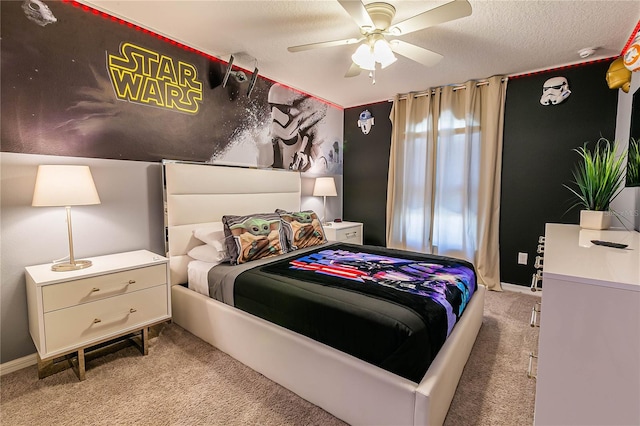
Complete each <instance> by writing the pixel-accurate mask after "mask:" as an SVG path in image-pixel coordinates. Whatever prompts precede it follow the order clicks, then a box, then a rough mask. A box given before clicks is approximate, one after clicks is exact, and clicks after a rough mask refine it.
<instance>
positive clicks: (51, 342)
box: [44, 285, 168, 353]
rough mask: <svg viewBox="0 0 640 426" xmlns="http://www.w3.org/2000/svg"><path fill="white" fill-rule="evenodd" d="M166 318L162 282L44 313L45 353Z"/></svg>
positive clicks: (165, 288) (164, 293)
mask: <svg viewBox="0 0 640 426" xmlns="http://www.w3.org/2000/svg"><path fill="white" fill-rule="evenodd" d="M167 317H168V310H167V287H166V285H159V286H156V287H152V288H147V289H144V290H139V291H134V292H130V293H127V294H123V295H120V296H114V297H110V298H107V299H103V300H98V301H95V302H91V303H84V304H81V305H78V306H74V307H71V308H67V309H59V310H56V311H53V312H48V313H46V314H44V321H45V324H46V326H45V344H46V352H47V353H51V352H54V351H58V350H63V349H65V348H67V347H68V348H77V347H80V346H85V345H87V344H88V343H90V342H92V341H96V340H100V339H103V338H105V337H108V336H109V335H110V334H122V333H123V332H124V331H126V330H127V329H132V330H135V329H136V327H139V326H141V325H142V324H144V323H149V322H152V321H154V320H162V319H164V318H167Z"/></svg>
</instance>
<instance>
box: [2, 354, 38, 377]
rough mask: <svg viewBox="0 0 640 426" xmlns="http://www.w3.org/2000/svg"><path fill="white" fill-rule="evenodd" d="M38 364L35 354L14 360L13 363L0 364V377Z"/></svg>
mask: <svg viewBox="0 0 640 426" xmlns="http://www.w3.org/2000/svg"><path fill="white" fill-rule="evenodd" d="M37 363H38V356H37V354H31V355H27V356H23V357H22V358H18V359H14V360H13V361H9V362H5V363H3V364H0V376H4V375H5V374H9V373H13V372H14V371H18V370H22V369H23V368H26V367H31V366H32V365H35V364H37Z"/></svg>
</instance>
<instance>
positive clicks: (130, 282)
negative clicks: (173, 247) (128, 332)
mask: <svg viewBox="0 0 640 426" xmlns="http://www.w3.org/2000/svg"><path fill="white" fill-rule="evenodd" d="M166 282H167V268H166V265H165V264H161V265H153V266H148V267H145V268H137V269H131V270H128V271H122V272H115V273H112V274H106V275H100V276H96V277H90V278H84V279H80V280H74V281H67V282H64V283H60V284H54V285H48V286H44V287H43V288H42V304H43V308H44V312H50V311H54V310H57V309H62V308H66V307H70V306H75V305H79V304H82V303H89V302H94V301H97V300H101V299H104V298H107V297H112V296H117V295H121V294H126V293H130V292H133V291H138V290H142V289H145V288H149V287H153V286H157V285H160V284H166Z"/></svg>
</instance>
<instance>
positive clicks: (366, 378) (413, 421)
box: [163, 161, 485, 425]
mask: <svg viewBox="0 0 640 426" xmlns="http://www.w3.org/2000/svg"><path fill="white" fill-rule="evenodd" d="M163 170H164V173H163V176H164V179H165V219H166V226H167V256H168V257H169V260H170V269H171V284H172V309H173V321H174V322H175V323H176V324H178V325H179V326H181V327H183V328H185V329H186V330H188V331H190V332H191V333H193V334H194V335H196V336H198V337H200V338H201V339H203V340H205V341H207V342H208V343H210V344H211V345H213V346H215V347H217V348H218V349H220V350H222V351H223V352H225V353H227V354H229V355H230V356H232V357H233V358H236V359H237V360H239V361H240V362H242V363H244V364H245V365H247V366H249V367H251V368H252V369H254V370H256V371H258V372H260V373H262V374H263V375H265V376H266V377H268V378H269V379H271V380H273V381H275V382H277V383H279V384H281V385H282V386H284V387H286V388H288V389H290V390H291V391H293V392H295V393H296V394H298V395H300V396H301V397H302V398H304V399H306V400H308V401H310V402H312V403H314V404H316V405H318V406H320V407H321V408H323V409H325V410H326V411H328V412H330V413H331V414H333V415H335V416H336V417H338V418H340V419H342V420H344V421H346V422H347V423H350V424H361V425H372V424H376V425H381V424H389V425H427V424H429V425H438V424H442V423H443V422H444V419H445V417H446V414H447V412H448V409H449V406H450V404H451V400H452V398H453V395H454V393H455V389H456V386H457V384H458V381H459V379H460V375H461V374H462V370H463V368H464V365H465V363H466V361H467V359H468V357H469V354H470V352H471V348H472V347H473V344H474V342H475V338H476V336H477V333H478V331H479V329H480V326H481V324H482V315H483V307H484V295H485V287H484V286H482V285H479V286H478V289H477V291H476V293H475V295H474V297H473V298H472V299H471V301H470V303H469V305H468V306H467V308H466V310H465V313H464V315H463V316H462V318H461V319H460V321H459V322H458V324H457V325H456V327H455V328H454V330H453V332H452V333H451V335H450V336H449V338H448V339H447V341H446V342H445V344H444V346H443V347H442V348H441V350H440V352H439V353H438V355H437V356H436V358H435V359H434V361H433V363H432V364H431V366H430V367H429V370H428V371H427V373H426V375H425V376H424V378H423V379H422V381H421V382H420V383H419V384H416V383H414V382H412V381H410V380H407V379H404V378H402V377H400V376H397V375H395V374H393V373H390V372H388V371H386V370H383V369H381V368H379V367H376V366H374V365H372V364H369V363H367V362H364V361H361V360H360V359H357V358H355V357H353V356H350V355H347V354H345V353H343V352H340V351H338V350H336V349H333V348H331V347H329V346H326V345H323V344H321V343H318V342H316V341H314V340H312V339H310V338H307V337H305V336H302V335H300V334H297V333H295V332H292V331H289V330H287V329H285V328H282V327H280V326H277V325H274V324H272V323H270V322H267V321H265V320H263V319H260V318H258V317H255V316H253V315H251V314H248V313H246V312H244V311H241V310H238V309H236V308H234V307H231V306H228V305H225V304H224V303H222V302H219V301H217V300H214V299H212V298H209V297H207V296H205V295H202V294H199V293H197V292H195V291H192V290H189V289H188V288H186V287H184V286H182V285H179V284H183V283H186V282H187V265H188V263H189V261H190V258H189V257H188V256H187V255H186V253H187V252H188V251H189V250H190V249H191V248H193V247H194V246H196V245H198V244H202V243H201V242H200V241H199V240H197V239H196V238H194V237H193V234H192V231H193V229H194V228H195V227H197V226H202V225H206V224H207V223H212V222H219V221H220V219H221V217H222V216H223V215H225V214H237V215H243V214H251V213H255V212H273V211H274V210H275V209H276V208H280V209H284V210H289V211H298V210H300V196H301V178H300V175H299V173H296V172H289V171H284V170H262V169H249V168H239V167H226V166H214V165H209V164H200V163H185V162H174V161H165V162H163Z"/></svg>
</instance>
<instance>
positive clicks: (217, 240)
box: [193, 222, 225, 251]
mask: <svg viewBox="0 0 640 426" xmlns="http://www.w3.org/2000/svg"><path fill="white" fill-rule="evenodd" d="M193 236H194V237H196V238H197V239H199V240H200V241H202V242H203V243H205V244H209V245H211V246H213V247H214V248H215V249H216V250H218V251H223V249H224V248H225V243H224V225H223V224H222V222H213V223H212V224H211V225H207V226H203V227H201V228H195V229H194V230H193Z"/></svg>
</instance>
